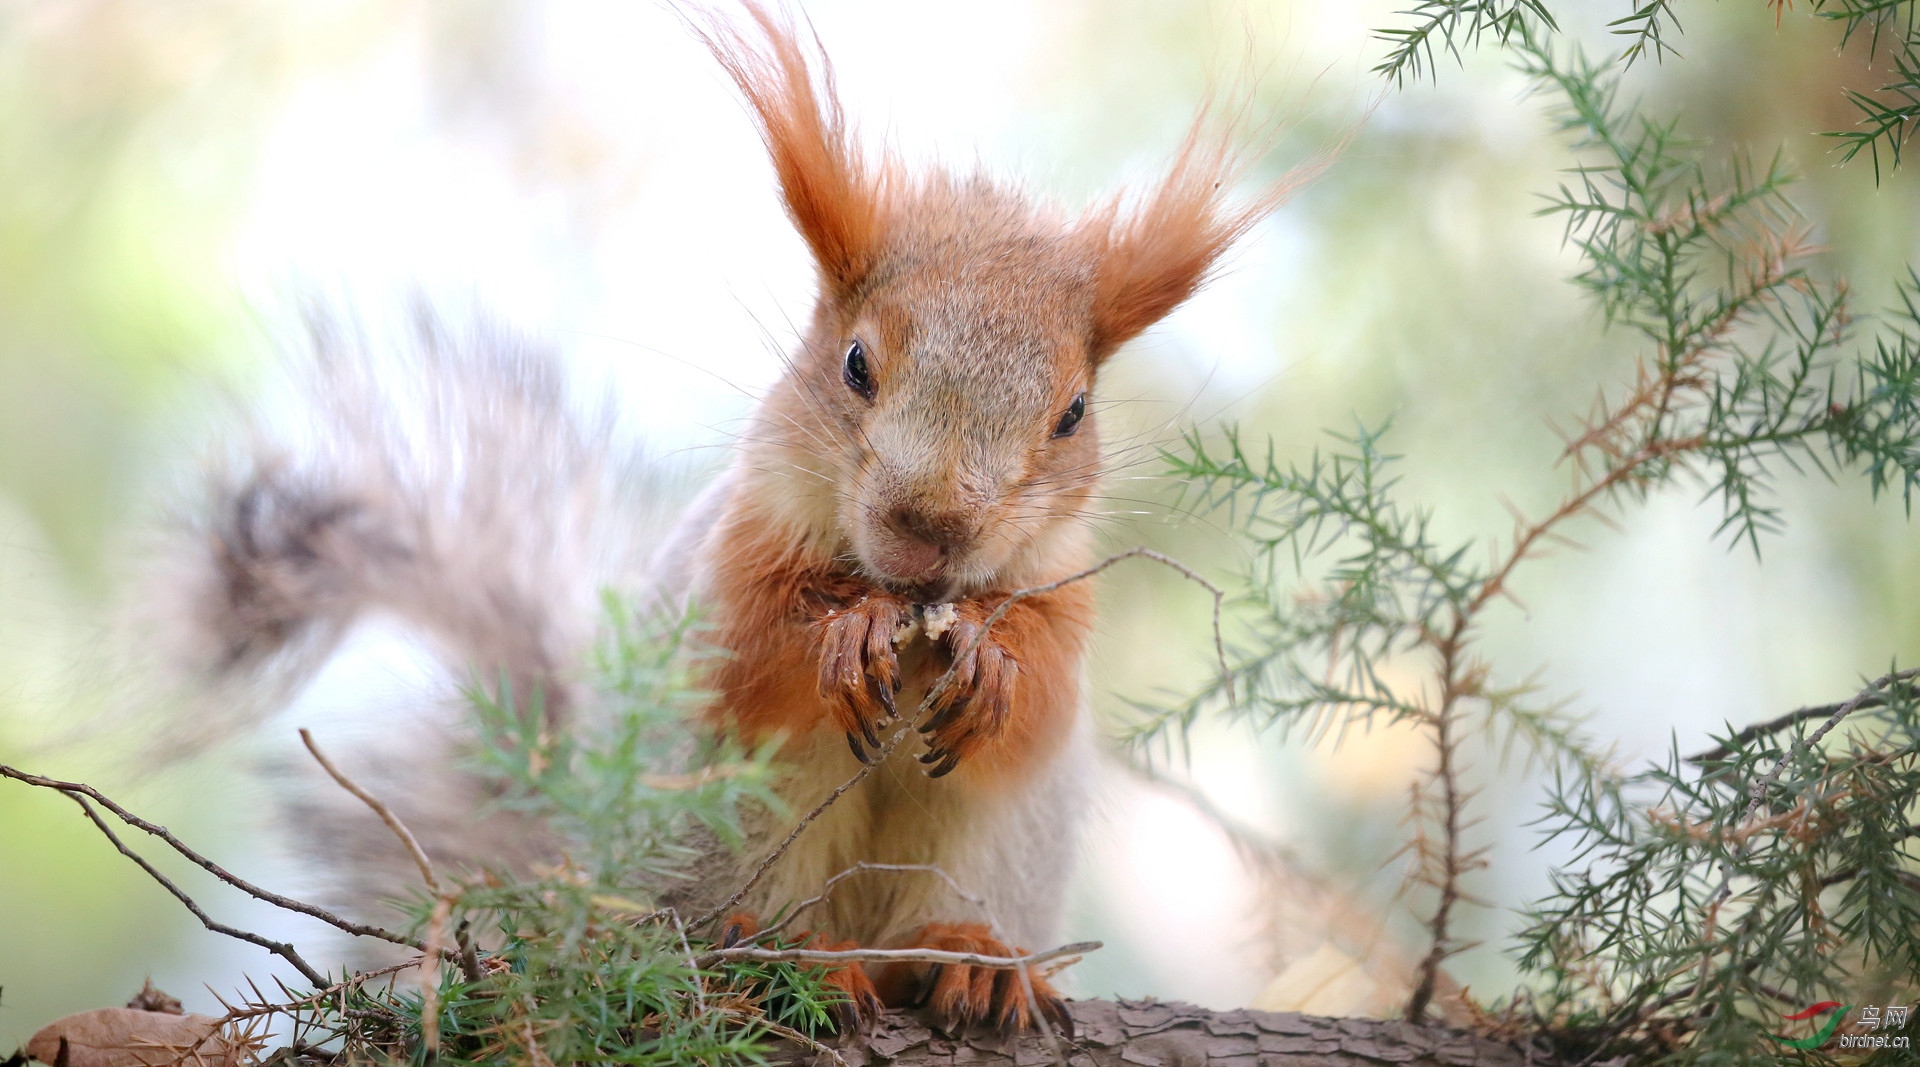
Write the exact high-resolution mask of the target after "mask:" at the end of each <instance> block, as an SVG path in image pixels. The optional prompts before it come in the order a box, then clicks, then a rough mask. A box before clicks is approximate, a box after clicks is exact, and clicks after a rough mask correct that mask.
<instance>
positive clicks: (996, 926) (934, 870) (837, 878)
mask: <svg viewBox="0 0 1920 1067" xmlns="http://www.w3.org/2000/svg"><path fill="white" fill-rule="evenodd" d="M863 871H893V872H906V873H916V872H917V873H924V874H932V875H936V876H938V877H939V878H941V879H942V880H944V881H945V882H946V883H947V888H949V889H951V890H953V895H954V896H957V897H959V898H960V899H961V900H964V901H966V902H967V903H969V904H972V905H974V906H976V907H978V908H979V909H980V912H981V914H982V915H984V916H985V917H986V920H987V925H988V926H989V927H992V928H993V933H994V936H995V937H1001V932H1000V923H999V921H998V920H997V919H995V918H994V915H993V909H992V908H991V907H989V906H988V905H987V902H986V899H985V898H983V897H977V896H975V895H973V894H972V893H969V892H967V891H966V890H964V889H962V888H960V883H959V882H958V881H956V880H955V879H954V877H953V875H951V874H948V873H947V872H946V871H945V870H944V869H943V868H941V867H940V866H939V865H938V864H934V863H866V862H860V863H856V864H854V865H853V866H851V867H848V868H847V869H846V870H844V871H841V872H840V873H839V874H836V875H834V876H833V877H831V878H829V879H827V880H826V882H825V883H824V884H823V885H821V887H820V893H819V895H817V896H811V897H808V898H807V899H805V900H803V901H801V902H800V903H798V904H795V905H794V906H793V907H792V908H790V909H788V911H787V913H786V914H785V915H784V916H782V917H781V918H780V921H779V922H776V923H774V924H773V925H772V926H769V927H767V928H766V929H764V930H762V931H760V932H759V933H757V934H755V935H753V937H752V938H751V939H749V941H748V944H754V945H759V944H765V943H766V942H767V941H770V940H772V938H773V935H775V934H777V933H779V932H780V931H781V930H784V929H786V928H787V927H788V926H790V925H792V923H793V920H794V919H796V918H798V917H799V915H800V913H801V912H804V911H806V910H807V909H809V908H812V907H816V906H818V905H820V904H824V903H826V901H827V899H828V898H829V897H830V896H832V895H833V887H834V886H837V885H839V884H840V883H841V882H842V881H845V880H846V879H848V878H851V877H853V876H854V875H856V874H860V873H861V872H863ZM668 910H671V909H668ZM1002 940H1004V938H1002Z"/></svg>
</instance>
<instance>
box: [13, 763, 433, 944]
mask: <svg viewBox="0 0 1920 1067" xmlns="http://www.w3.org/2000/svg"><path fill="white" fill-rule="evenodd" d="M0 778H11V779H13V780H14V781H16V782H22V783H25V784H27V785H32V786H39V787H40V788H42V789H54V790H58V791H60V792H62V793H65V794H67V795H69V796H74V797H87V798H89V799H91V800H93V801H94V802H96V803H98V804H99V805H100V806H101V807H103V808H106V809H107V810H108V811H111V812H113V814H114V815H115V816H116V817H118V818H119V819H120V821H121V822H124V823H126V824H127V825H128V826H131V827H134V828H135V829H138V830H145V831H146V832H147V833H149V834H152V835H153V836H155V837H157V838H159V839H160V840H161V841H164V842H166V844H167V845H168V847H170V848H172V849H173V850H174V851H175V852H178V853H179V854H180V855H182V856H184V857H186V858H187V859H188V860H191V861H192V862H193V863H194V864H195V865H197V866H198V867H199V868H200V869H201V870H204V871H206V872H207V873H208V874H211V875H213V876H214V877H215V878H218V879H220V880H221V881H223V882H225V883H227V884H228V885H230V886H232V887H234V888H235V889H238V890H240V891H241V892H242V893H245V894H247V895H248V896H250V897H253V898H254V899H256V900H264V901H266V902H267V903H269V904H272V905H273V906H274V907H276V908H281V909H284V910H286V911H292V912H298V913H299V914H301V915H309V916H312V917H313V918H315V919H319V920H320V921H321V922H323V923H326V924H327V925H329V926H332V927H334V928H335V929H338V930H344V931H346V932H347V933H349V934H353V935H355V936H356V937H377V938H379V939H380V940H382V941H391V942H393V943H394V944H396V945H405V946H406V947H408V948H410V949H413V950H414V951H416V952H420V951H425V946H423V945H422V944H421V943H420V942H419V941H418V940H417V939H415V938H411V937H405V936H403V935H401V934H396V933H394V932H393V931H391V930H385V929H382V928H380V927H378V926H369V925H367V924H365V923H357V922H352V921H350V920H347V919H342V918H341V917H340V916H338V915H335V914H333V913H332V912H330V911H328V910H326V909H325V908H321V907H317V906H315V905H312V904H308V903H307V902H305V901H302V900H295V899H293V898H292V897H285V896H281V895H280V894H278V893H274V892H270V891H268V890H265V889H262V888H260V887H259V886H257V885H254V884H253V883H252V882H249V881H247V880H246V879H244V878H240V877H237V876H235V875H233V874H231V873H229V872H228V871H227V870H226V869H225V868H223V867H221V866H220V865H219V864H217V863H215V862H213V861H212V860H210V859H208V858H206V857H205V856H202V855H201V854H200V853H198V852H195V851H194V850H193V849H191V848H188V847H187V845H186V843H185V842H183V841H181V840H180V839H179V838H177V837H175V836H173V834H172V833H171V832H170V831H168V830H167V828H166V827H164V826H160V825H158V824H156V823H151V822H148V821H147V820H145V819H142V818H140V817H139V816H138V815H135V814H134V813H132V812H130V811H128V810H127V809H125V808H123V807H121V806H120V805H118V804H116V803H114V802H113V801H112V800H111V799H109V798H108V797H107V796H106V795H105V794H103V793H101V792H100V791H99V790H98V789H95V788H94V787H92V786H90V785H85V784H82V783H80V782H62V781H59V780H58V779H54V778H46V777H42V776H41V775H38V774H28V773H27V772H26V771H23V770H20V769H18V768H16V767H10V766H8V765H6V764H4V763H0Z"/></svg>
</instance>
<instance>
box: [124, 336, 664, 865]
mask: <svg viewBox="0 0 1920 1067" xmlns="http://www.w3.org/2000/svg"><path fill="white" fill-rule="evenodd" d="M394 332H397V333H398V336H389V335H383V334H380V333H377V332H374V331H371V330H370V329H369V328H368V327H367V326H366V325H364V324H362V323H359V322H356V321H354V320H351V319H347V318H344V317H341V316H329V315H324V314H312V315H310V316H309V317H308V321H307V328H306V340H307V344H306V347H307V348H308V352H307V353H306V358H301V359H297V360H295V363H296V366H295V368H294V388H293V389H292V390H291V392H292V393H293V394H294V395H293V396H291V397H289V398H287V399H286V400H285V401H284V402H282V403H279V404H271V403H270V404H267V405H264V406H259V407H256V409H255V410H256V415H255V416H254V418H253V420H252V421H253V424H254V425H253V427H252V430H251V432H250V433H248V434H243V435H241V436H242V437H244V438H247V439H248V440H247V442H246V444H245V446H244V447H241V448H237V449H236V450H235V452H236V454H235V455H232V456H230V457H229V459H228V461H227V462H226V464H225V467H224V470H222V471H220V472H218V473H216V475H215V477H214V478H213V479H212V481H211V485H210V493H209V494H208V495H209V496H210V499H205V500H203V501H202V502H201V503H200V504H199V505H198V506H197V507H194V508H191V509H190V511H189V513H188V515H187V516H186V518H185V522H184V525H185V528H186V532H187V535H186V536H185V537H183V538H176V539H174V541H173V547H172V549H171V550H169V551H168V552H166V553H165V555H164V557H163V558H164V559H165V560H166V561H167V562H166V563H165V564H164V565H163V566H162V567H161V568H159V569H160V570H161V571H163V572H165V580H164V581H163V582H162V583H161V585H160V587H159V588H157V589H151V590H150V592H149V594H148V595H147V596H146V598H145V599H146V600H147V602H148V603H147V604H146V606H145V608H144V610H143V611H142V614H144V615H146V616H147V618H148V626H147V628H148V629H149V630H151V631H152V632H153V633H154V634H155V635H156V636H158V637H159V638H161V639H162V641H163V652H164V654H165V656H166V658H167V659H169V660H171V661H172V662H173V663H174V664H175V665H176V668H184V669H185V673H186V674H187V675H188V677H186V678H185V679H182V681H184V682H185V683H186V684H185V685H184V687H183V688H184V689H185V690H186V696H187V698H188V707H189V713H188V714H186V715H182V716H178V717H177V719H178V720H179V721H178V722H177V723H176V724H174V725H173V728H171V729H169V731H168V737H167V740H166V742H165V744H166V745H167V746H168V747H172V748H174V749H175V750H176V751H177V750H179V749H182V748H185V749H197V748H201V747H204V746H205V745H207V744H209V743H217V742H221V741H225V740H230V739H232V738H234V737H236V736H241V735H244V734H246V733H248V732H249V730H250V728H251V727H252V726H253V725H254V724H256V723H258V722H260V721H261V720H263V719H265V718H266V717H267V716H268V715H269V714H271V713H273V712H275V711H278V710H279V709H280V705H282V704H285V703H287V702H288V700H289V698H291V697H292V696H293V695H294V694H295V693H296V691H297V690H298V689H299V688H300V686H301V685H302V683H304V682H305V681H306V680H307V679H308V678H310V677H311V676H312V675H313V674H314V673H315V671H317V669H318V668H319V667H321V666H322V665H324V664H325V663H326V662H327V661H328V659H329V658H331V656H332V655H333V653H334V652H335V651H336V649H337V648H338V646H339V645H340V643H341V640H342V638H343V637H345V636H346V635H347V634H348V633H349V632H350V631H351V630H352V629H353V627H354V625H355V623H356V622H357V621H359V620H362V619H364V618H368V617H370V616H380V615H384V616H387V617H388V618H389V619H391V620H396V621H398V622H400V623H401V624H402V625H403V626H404V627H405V628H407V629H410V630H413V631H416V632H417V633H419V634H420V635H422V636H424V637H425V638H426V639H427V641H428V642H429V643H430V644H431V645H432V646H433V647H434V649H435V650H436V651H437V652H438V654H439V656H440V657H441V658H442V659H443V660H444V662H445V664H446V666H447V668H448V672H449V675H450V678H451V680H452V681H454V682H456V683H459V682H467V681H473V682H475V683H477V684H478V685H479V686H480V687H481V688H483V689H485V690H489V691H490V692H491V695H493V696H494V697H496V698H499V697H501V696H503V695H510V697H511V699H513V700H514V701H515V702H516V703H517V705H518V706H519V707H522V708H526V707H529V706H530V703H529V702H530V701H532V700H533V699H534V694H536V693H538V694H540V699H541V700H543V701H544V706H545V708H546V714H547V715H548V716H549V719H550V720H555V719H558V718H559V717H561V716H563V715H566V714H568V713H569V712H570V711H574V710H575V709H576V707H577V705H578V704H579V703H580V699H581V694H582V692H583V691H584V690H583V687H582V686H581V685H580V681H579V677H580V671H579V670H578V666H579V665H580V663H581V662H582V660H583V658H584V655H583V654H584V653H586V652H587V651H588V650H589V649H590V648H591V642H592V639H593V635H594V629H595V627H596V624H597V622H598V620H599V616H600V607H599V604H600V596H601V593H602V591H603V590H604V589H605V588H607V587H609V586H612V587H615V588H621V589H629V590H632V589H636V588H637V585H638V582H639V581H640V578H639V571H640V567H639V566H638V563H639V562H640V561H641V559H642V555H641V552H642V549H643V548H644V544H643V540H644V538H645V537H646V536H647V534H648V532H649V531H658V530H659V529H660V527H661V525H662V523H661V522H660V521H659V520H658V517H657V516H652V515H649V514H648V510H647V509H648V506H657V505H647V504H645V503H643V502H652V501H657V500H658V499H659V498H660V494H659V493H657V492H655V491H653V490H656V489H657V488H658V486H655V485H651V483H650V482H649V480H648V477H647V475H648V469H647V468H645V467H644V466H643V465H641V464H639V463H637V462H634V463H622V462H621V460H619V459H618V458H616V457H618V456H620V455H621V452H620V450H618V449H616V448H615V447H614V438H613V432H612V431H613V424H612V420H611V418H609V417H605V416H602V417H599V418H594V417H588V416H583V415H581V414H580V413H578V412H577V411H576V410H575V409H574V408H573V407H572V406H571V405H570V404H569V402H568V398H567V395H566V389H565V382H564V375H563V374H562V372H561V368H560V367H559V365H558V363H557V361H556V359H555V357H554V354H553V353H551V352H549V351H546V350H544V349H542V348H540V347H538V346H536V345H533V344H531V343H529V342H527V341H525V340H524V339H521V338H517V337H515V336H513V335H511V334H510V333H507V332H505V331H502V330H499V329H495V328H489V327H487V326H485V325H480V324H471V325H462V326H461V327H459V328H458V329H455V328H450V327H449V326H448V325H446V324H445V323H444V322H443V321H441V320H439V319H438V318H436V317H434V316H433V315H432V314H430V313H427V312H424V311H420V312H416V313H415V314H414V315H413V316H412V319H411V322H410V324H409V325H408V326H407V327H406V328H405V329H402V330H399V331H390V333H394ZM449 688H450V687H449ZM503 690H504V692H503ZM449 696H451V693H450V692H449V691H448V690H442V691H441V692H439V693H438V694H434V695H430V696H428V698H427V699H426V700H423V701H417V702H415V706H412V707H390V706H385V705H383V706H381V707H379V708H377V709H371V710H374V711H375V712H377V715H376V717H375V718H374V719H373V720H372V724H373V730H372V731H371V736H369V732H368V731H367V730H366V729H364V723H363V724H362V728H360V729H358V730H357V731H356V730H355V729H353V728H350V727H348V726H347V725H346V724H344V723H339V722H333V721H324V720H323V721H314V722H301V723H295V724H289V728H288V730H287V731H286V732H287V734H288V735H289V736H291V733H292V730H291V727H292V726H294V725H300V726H312V727H314V728H315V732H316V733H317V734H319V736H320V737H321V739H322V742H323V744H324V745H325V746H326V747H327V748H328V749H329V750H330V752H331V754H332V755H333V757H334V758H335V760H336V762H338V763H340V764H341V765H342V766H344V767H347V768H348V769H349V771H350V773H351V774H353V776H354V777H355V778H356V779H358V780H359V781H360V783H361V784H362V785H364V786H366V787H368V788H369V789H371V790H373V791H374V792H375V793H376V794H377V795H379V796H381V797H382V798H383V799H384V800H386V801H387V802H388V803H389V804H391V805H392V806H393V807H394V808H395V809H396V810H398V811H399V812H400V813H401V815H402V817H403V818H404V819H405V821H406V822H407V823H408V825H409V826H410V827H411V828H412V829H413V831H414V832H415V833H416V834H417V835H418V836H419V838H420V840H421V841H422V842H423V843H424V844H426V846H427V848H428V850H429V852H430V853H432V854H434V856H435V859H436V862H445V863H448V864H449V865H455V866H458V865H468V866H481V865H484V866H489V867H495V866H502V867H510V868H511V867H521V866H525V865H526V864H528V863H531V862H535V861H542V860H544V859H546V858H547V857H548V854H549V853H550V852H551V850H552V847H553V843H552V842H551V841H550V840H548V839H546V838H545V836H544V834H543V832H542V831H541V830H540V828H539V827H538V826H535V825H533V824H532V823H530V822H528V821H527V820H524V819H520V818H518V817H516V816H513V815H511V814H510V813H498V812H496V813H494V814H491V815H488V816H486V817H485V818H484V819H480V818H476V815H477V814H479V813H483V812H486V811H488V810H490V808H489V806H488V805H487V803H486V801H487V800H488V795H487V794H488V791H489V786H488V784H487V783H486V782H485V781H482V780H481V779H479V778H476V777H474V776H472V775H468V774H465V773H462V772H461V771H460V770H459V768H460V767H461V766H462V763H463V761H462V758H461V757H462V753H463V752H464V751H465V750H466V748H467V746H468V745H470V744H471V732H470V731H468V730H466V729H464V726H465V723H466V722H467V721H469V720H468V719H467V717H466V714H465V711H464V708H463V707H462V706H461V705H462V704H463V702H461V701H458V700H449V699H447V698H448V697H449ZM263 740H265V741H266V742H267V751H273V750H274V749H275V748H276V747H277V748H278V749H279V750H280V751H286V752H289V753H290V754H297V756H298V757H299V758H301V759H303V757H304V753H298V750H297V747H296V746H292V745H291V743H290V742H288V743H284V744H279V745H277V746H276V745H275V744H274V742H275V741H276V740H277V741H282V742H284V741H285V740H286V739H284V738H278V739H276V738H267V739H263ZM274 778H275V780H276V785H275V790H274V792H275V793H276V795H278V796H280V797H281V798H282V800H283V807H284V809H285V811H284V814H285V815H287V816H288V820H287V821H288V822H289V823H290V824H291V825H290V829H291V830H292V834H291V835H290V836H291V840H292V844H293V847H294V850H295V851H296V852H297V853H300V854H303V855H305V856H307V857H309V858H312V859H313V860H314V862H316V863H320V862H322V861H321V860H320V857H324V862H323V863H322V866H323V872H322V873H321V874H320V878H321V880H322V881H324V882H327V883H330V884H331V885H332V887H333V891H334V893H336V894H337V895H339V896H340V897H341V899H343V900H356V899H357V900H359V901H360V902H362V903H364V902H365V901H366V900H368V899H380V898H388V899H391V898H393V897H396V896H402V895H405V892H406V890H407V888H408V887H409V886H410V885H411V884H412V882H413V881H414V880H415V878H416V876H415V875H414V874H413V873H412V865H411V864H410V863H409V862H408V860H407V857H406V854H405V853H404V852H402V851H401V850H400V848H399V846H398V845H397V844H396V842H395V841H394V840H393V839H392V838H391V836H390V835H389V834H387V832H386V830H385V828H384V827H382V826H381V825H380V824H379V822H378V821H377V820H374V819H372V818H371V817H370V816H369V815H368V813H367V812H366V811H364V810H363V809H360V808H359V806H358V804H357V802H355V801H354V800H352V798H350V797H348V796H346V795H345V794H344V793H342V792H341V791H339V790H338V789H336V788H334V787H333V785H332V783H330V782H327V781H325V780H324V779H323V778H321V777H320V776H319V775H318V773H317V772H315V771H314V770H313V768H312V767H310V766H305V765H304V764H303V763H302V764H300V765H296V766H291V767H285V768H280V769H278V770H277V771H275V772H274Z"/></svg>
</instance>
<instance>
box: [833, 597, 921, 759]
mask: <svg viewBox="0 0 1920 1067" xmlns="http://www.w3.org/2000/svg"><path fill="white" fill-rule="evenodd" d="M911 610H912V609H911V608H910V607H909V606H908V605H907V604H906V602H904V601H902V600H900V599H898V598H897V597H893V596H890V595H888V594H885V593H869V594H868V595H866V596H865V597H863V598H862V599H860V600H859V601H858V602H856V603H854V604H852V605H851V606H849V607H845V608H840V609H837V610H834V611H831V612H829V613H828V614H827V615H826V616H825V617H824V618H822V619H820V621H819V622H818V623H816V624H815V625H816V627H817V630H818V632H819V634H820V638H821V649H820V677H819V683H820V695H821V696H822V697H825V698H826V699H827V702H828V705H829V708H830V710H831V712H832V715H833V721H834V724H835V725H837V726H839V727H840V729H841V730H842V731H843V732H844V733H845V734H846V735H847V745H848V747H849V748H851V749H852V750H853V754H854V757H855V758H856V759H858V760H859V761H860V762H861V763H871V762H872V755H871V753H872V752H873V751H874V750H877V749H879V748H880V747H881V745H880V725H881V724H882V723H884V722H886V721H887V720H889V719H892V718H894V717H895V715H896V710H895V704H894V693H895V691H897V690H898V689H899V686H900V664H899V660H898V658H897V655H896V653H895V651H894V647H893V631H894V628H895V627H896V626H898V625H899V624H900V620H901V619H903V618H905V617H906V616H907V615H908V613H909V612H910V611H911ZM862 742H864V743H865V744H864V747H863V746H862Z"/></svg>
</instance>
